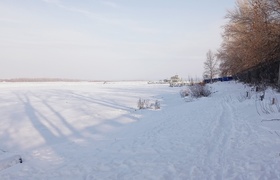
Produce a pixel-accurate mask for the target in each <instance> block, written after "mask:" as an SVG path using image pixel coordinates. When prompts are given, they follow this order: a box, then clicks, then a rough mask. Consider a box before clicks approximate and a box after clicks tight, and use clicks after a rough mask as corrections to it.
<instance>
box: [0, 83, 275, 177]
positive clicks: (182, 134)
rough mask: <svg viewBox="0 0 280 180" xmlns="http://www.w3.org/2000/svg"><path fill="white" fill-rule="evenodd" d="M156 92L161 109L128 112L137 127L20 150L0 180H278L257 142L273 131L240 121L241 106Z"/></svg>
mask: <svg viewBox="0 0 280 180" xmlns="http://www.w3.org/2000/svg"><path fill="white" fill-rule="evenodd" d="M161 88H162V87H161ZM162 89H163V90H166V92H165V93H161V94H160V97H161V98H162V99H161V100H162V105H163V106H162V108H161V110H158V111H154V110H138V111H131V112H129V113H131V117H140V116H141V118H140V119H139V120H138V121H137V122H136V123H131V124H128V125H126V126H122V127H120V128H121V129H120V130H119V131H116V132H114V133H112V134H108V135H104V136H103V137H99V138H94V139H93V140H90V139H84V138H82V137H78V136H77V137H76V138H73V140H71V141H67V142H63V141H58V142H55V143H53V144H51V145H47V146H41V147H37V148H34V149H31V151H22V152H21V155H22V157H23V160H24V163H23V164H21V165H16V166H15V167H12V168H8V169H5V170H3V171H0V179H86V180H93V179H102V180H103V179H105V180H106V179H108V180H109V179H136V180H138V179H167V180H168V179H213V180H214V179H215V180H216V179H279V178H280V174H279V171H278V170H277V171H276V168H278V167H280V163H279V162H278V161H279V157H278V159H277V157H276V154H277V152H276V153H275V152H271V151H269V150H270V149H269V147H270V145H271V144H269V142H265V141H266V140H267V139H266V138H264V137H263V136H264V135H265V134H267V133H268V132H271V131H272V130H270V129H267V128H265V127H261V126H259V125H258V124H256V123H254V121H251V120H249V121H248V119H244V117H243V116H242V114H240V113H242V106H241V107H239V106H240V105H241V103H240V102H238V101H234V100H232V97H224V96H221V95H215V94H214V95H213V97H211V98H202V99H199V100H196V101H194V102H189V103H186V102H184V101H183V100H182V99H180V98H179V95H178V92H179V90H176V89H172V90H167V88H162ZM156 93H157V92H156ZM69 96H71V97H73V96H75V97H78V96H79V94H75V95H73V96H72V95H70V94H69ZM87 96H90V94H87ZM87 96H83V98H85V99H86V100H88V101H90V100H91V99H87ZM153 97H154V96H153ZM35 98H36V97H35ZM37 100H38V101H40V98H38V97H37ZM135 102H136V101H135ZM7 106H8V104H7ZM92 106H93V105H92V104H86V105H84V107H87V108H88V107H92ZM69 108H70V107H69ZM122 111H123V112H128V110H122ZM176 112H179V113H176ZM97 117H98V116H97ZM61 119H62V118H61ZM62 120H63V119H62ZM62 120H61V121H62ZM64 123H65V122H64ZM41 130H42V131H43V129H41ZM57 131H58V130H57ZM46 133H47V132H46ZM272 134H273V133H272ZM274 135H275V134H274ZM273 137H275V136H273ZM279 139H280V138H279ZM271 141H274V140H273V139H272V140H271ZM279 144H280V143H279V140H276V141H275V149H277V148H279ZM0 148H1V147H0ZM259 149H260V150H259ZM16 153H18V152H16ZM0 157H1V156H0ZM272 159H274V160H272Z"/></svg>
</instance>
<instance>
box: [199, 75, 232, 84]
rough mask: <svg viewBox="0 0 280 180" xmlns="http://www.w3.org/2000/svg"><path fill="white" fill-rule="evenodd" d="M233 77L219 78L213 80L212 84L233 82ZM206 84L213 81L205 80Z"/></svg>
mask: <svg viewBox="0 0 280 180" xmlns="http://www.w3.org/2000/svg"><path fill="white" fill-rule="evenodd" d="M232 80H233V77H232V76H225V77H219V78H213V79H212V82H218V81H221V82H223V81H232ZM203 82H204V83H211V79H204V80H203Z"/></svg>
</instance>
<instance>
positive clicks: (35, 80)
mask: <svg viewBox="0 0 280 180" xmlns="http://www.w3.org/2000/svg"><path fill="white" fill-rule="evenodd" d="M141 81H149V80H80V79H63V78H12V79H0V82H141Z"/></svg>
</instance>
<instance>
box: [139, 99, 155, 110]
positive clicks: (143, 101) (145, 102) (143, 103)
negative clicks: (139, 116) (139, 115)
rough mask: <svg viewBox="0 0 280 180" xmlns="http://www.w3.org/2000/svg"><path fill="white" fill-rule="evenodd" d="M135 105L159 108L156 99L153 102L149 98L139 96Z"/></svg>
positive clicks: (140, 107) (143, 107) (145, 107)
mask: <svg viewBox="0 0 280 180" xmlns="http://www.w3.org/2000/svg"><path fill="white" fill-rule="evenodd" d="M137 107H138V108H139V109H148V108H150V109H153V108H154V109H160V102H159V101H158V100H156V101H155V102H154V103H150V100H149V99H141V98H139V100H138V103H137Z"/></svg>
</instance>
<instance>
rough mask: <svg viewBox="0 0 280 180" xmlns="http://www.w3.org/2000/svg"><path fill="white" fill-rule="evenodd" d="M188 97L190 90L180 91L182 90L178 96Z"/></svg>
mask: <svg viewBox="0 0 280 180" xmlns="http://www.w3.org/2000/svg"><path fill="white" fill-rule="evenodd" d="M189 95H190V90H189V89H182V90H181V91H180V96H181V97H182V98H184V97H187V96H189Z"/></svg>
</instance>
